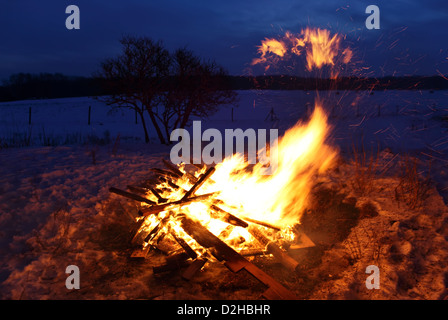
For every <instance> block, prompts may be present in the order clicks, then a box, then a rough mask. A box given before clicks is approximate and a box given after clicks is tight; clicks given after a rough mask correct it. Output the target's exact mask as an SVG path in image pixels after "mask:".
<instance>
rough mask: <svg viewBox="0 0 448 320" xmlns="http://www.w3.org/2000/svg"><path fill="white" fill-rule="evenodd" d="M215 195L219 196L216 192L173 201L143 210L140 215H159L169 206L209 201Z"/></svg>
mask: <svg viewBox="0 0 448 320" xmlns="http://www.w3.org/2000/svg"><path fill="white" fill-rule="evenodd" d="M215 195H217V193H216V192H211V193H206V194H202V195H200V196H195V197H191V198H188V199H181V200H177V201H172V202H168V203H164V204H159V205H154V206H151V207H148V208H142V209H140V214H141V215H143V216H149V215H151V214H157V213H159V212H161V211H163V210H165V209H166V208H168V207H169V206H180V205H186V204H189V203H191V202H194V201H201V200H205V199H209V198H210V197H213V196H215Z"/></svg>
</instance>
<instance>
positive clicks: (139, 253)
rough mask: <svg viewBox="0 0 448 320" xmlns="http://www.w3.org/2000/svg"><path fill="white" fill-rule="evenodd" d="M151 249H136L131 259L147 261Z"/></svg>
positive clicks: (147, 247) (148, 247)
mask: <svg viewBox="0 0 448 320" xmlns="http://www.w3.org/2000/svg"><path fill="white" fill-rule="evenodd" d="M150 249H151V247H150V246H146V247H140V248H137V249H134V251H132V253H131V258H134V259H145V258H146V256H147V255H148V252H149V250H150Z"/></svg>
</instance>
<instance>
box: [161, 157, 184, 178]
mask: <svg viewBox="0 0 448 320" xmlns="http://www.w3.org/2000/svg"><path fill="white" fill-rule="evenodd" d="M162 162H163V164H164V165H165V167H167V169H168V170H170V171H171V172H173V173H174V174H175V175H177V177H178V178H180V177H182V176H183V175H184V173H183V172H182V171H180V170H179V168H177V166H175V165H174V164H172V163H171V162H169V161H166V160H165V159H162Z"/></svg>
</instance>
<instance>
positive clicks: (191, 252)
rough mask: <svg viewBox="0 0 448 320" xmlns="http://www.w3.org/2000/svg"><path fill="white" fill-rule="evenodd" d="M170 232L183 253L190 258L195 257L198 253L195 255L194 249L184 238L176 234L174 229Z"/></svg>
mask: <svg viewBox="0 0 448 320" xmlns="http://www.w3.org/2000/svg"><path fill="white" fill-rule="evenodd" d="M170 234H171V236H172V237H173V238H174V240H176V242H177V243H178V244H179V245H180V246H181V247H182V249H184V251H185V253H186V254H188V256H189V257H190V258H192V259H196V258H197V256H198V255H197V253H196V251H194V250H193V249H192V248H191V247H190V246H189V245H188V243H187V242H186V241H185V240H184V239H182V238H181V237H179V236H177V234H176V232H175V231H174V230H171V231H170Z"/></svg>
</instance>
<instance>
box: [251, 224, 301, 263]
mask: <svg viewBox="0 0 448 320" xmlns="http://www.w3.org/2000/svg"><path fill="white" fill-rule="evenodd" d="M247 230H248V231H249V233H250V234H251V235H252V236H253V237H254V238H255V239H257V241H258V242H260V244H261V245H262V246H264V247H266V250H267V252H268V253H270V254H272V255H273V256H274V257H275V259H276V260H277V261H278V262H280V263H281V264H282V265H283V266H284V267H286V268H287V269H288V270H290V271H292V272H295V271H296V268H297V266H298V265H299V263H298V262H297V261H296V260H294V259H293V258H292V257H290V256H289V255H288V254H287V253H286V252H285V251H284V250H282V249H281V248H280V247H279V246H278V245H277V244H276V243H275V242H273V241H271V240H269V239H268V238H267V237H266V236H265V235H264V234H263V232H262V231H261V230H260V229H259V228H257V227H256V226H254V225H250V226H249V228H248V229H247Z"/></svg>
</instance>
